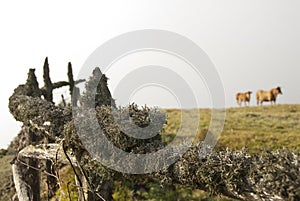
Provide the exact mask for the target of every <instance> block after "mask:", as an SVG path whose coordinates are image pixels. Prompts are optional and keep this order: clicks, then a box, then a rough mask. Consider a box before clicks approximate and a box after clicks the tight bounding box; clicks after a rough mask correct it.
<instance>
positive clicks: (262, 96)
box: [256, 87, 282, 105]
mask: <svg viewBox="0 0 300 201" xmlns="http://www.w3.org/2000/svg"><path fill="white" fill-rule="evenodd" d="M278 94H282V92H281V88H280V87H276V88H273V89H271V90H269V91H263V90H258V91H257V92H256V101H257V105H259V104H260V105H262V104H263V102H271V104H273V103H274V104H276V98H277V95H278Z"/></svg>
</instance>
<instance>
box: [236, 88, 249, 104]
mask: <svg viewBox="0 0 300 201" xmlns="http://www.w3.org/2000/svg"><path fill="white" fill-rule="evenodd" d="M251 94H252V91H247V92H245V93H237V94H236V96H235V98H236V102H237V104H238V105H239V106H241V105H242V103H243V102H244V104H245V106H246V105H247V102H248V105H250V95H251Z"/></svg>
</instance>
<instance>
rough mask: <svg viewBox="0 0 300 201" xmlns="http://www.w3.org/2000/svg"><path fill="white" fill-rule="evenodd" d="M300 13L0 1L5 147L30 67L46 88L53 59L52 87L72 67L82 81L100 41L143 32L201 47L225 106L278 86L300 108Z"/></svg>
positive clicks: (220, 2)
mask: <svg viewBox="0 0 300 201" xmlns="http://www.w3.org/2000/svg"><path fill="white" fill-rule="evenodd" d="M81 2H83V1H81ZM299 10H300V1H298V0H285V1H284V0H252V1H246V0H226V1H224V0H209V1H199V0H194V1H192V0H190V1H184V0H180V1H179V0H164V1H159V0H151V1H150V0H148V1H146V0H134V1H130V0H128V1H122V0H119V1H84V3H78V1H48V2H46V3H45V1H31V0H27V1H5V2H4V1H1V3H0V30H1V31H0V53H1V59H0V66H1V69H2V70H1V71H2V72H1V75H0V76H1V85H0V87H1V88H0V90H1V97H0V111H1V113H0V119H1V124H0V135H1V141H0V147H7V145H8V144H9V142H10V141H11V139H12V138H13V137H14V136H16V134H17V132H18V130H19V125H20V123H16V122H15V120H14V119H13V117H12V115H10V113H9V111H8V107H7V105H8V98H9V96H10V95H11V94H12V92H13V89H14V88H16V87H17V86H18V84H20V83H24V82H25V81H26V77H27V72H28V68H36V75H37V77H38V79H39V83H40V85H42V84H43V83H42V65H43V61H44V58H45V57H46V56H48V57H49V63H50V71H51V77H52V81H60V80H66V79H67V75H66V70H67V62H69V61H71V62H72V64H73V67H74V74H75V75H77V73H78V72H79V69H80V67H81V65H82V64H83V63H84V61H85V60H86V58H87V57H88V56H89V55H90V54H91V53H92V52H93V51H94V50H95V49H96V48H97V47H98V46H100V45H101V44H102V43H104V42H105V41H107V40H109V39H111V38H113V37H115V36H117V35H120V34H122V33H126V32H130V31H133V30H139V29H163V30H169V31H173V32H176V33H179V34H181V35H183V36H186V37H188V38H189V39H191V40H193V41H194V42H195V43H197V44H198V45H199V46H200V47H201V48H202V49H203V50H204V51H205V52H206V53H207V54H208V56H209V57H210V59H211V60H212V61H213V63H214V64H215V66H216V68H217V70H218V72H219V74H220V77H221V79H222V81H223V84H224V90H225V94H226V97H225V98H226V106H227V107H232V106H235V105H236V104H235V100H234V94H235V93H236V92H238V91H247V90H252V91H256V90H257V89H260V88H261V89H269V88H272V87H275V86H277V85H280V86H282V87H283V89H282V90H283V95H282V96H281V97H279V99H278V101H279V103H300V90H299V86H300V85H299V82H300V81H299V74H300V56H299V53H300V12H299ZM110 79H111V80H112V79H114V78H113V77H110ZM150 91H155V90H154V89H153V88H151V89H149V92H150ZM139 96H140V95H139V94H137V97H139ZM158 102H160V101H158ZM162 104H163V103H162ZM253 104H254V100H253V102H252V105H253ZM204 106H205V104H204Z"/></svg>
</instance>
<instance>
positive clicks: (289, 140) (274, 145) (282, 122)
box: [0, 105, 300, 201]
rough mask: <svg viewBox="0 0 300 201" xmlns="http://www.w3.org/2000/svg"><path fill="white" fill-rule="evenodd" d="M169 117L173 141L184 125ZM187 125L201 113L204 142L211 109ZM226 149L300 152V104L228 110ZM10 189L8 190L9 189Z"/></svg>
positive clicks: (1, 173)
mask: <svg viewBox="0 0 300 201" xmlns="http://www.w3.org/2000/svg"><path fill="white" fill-rule="evenodd" d="M165 111H166V113H167V117H168V119H167V120H168V125H166V126H165V129H164V131H163V133H162V135H163V139H164V140H165V141H171V140H172V138H173V137H174V136H175V134H176V133H177V131H178V129H179V127H180V122H181V111H180V110H178V109H167V110H165ZM187 112H188V113H189V115H188V116H189V118H190V119H188V122H189V123H193V122H192V121H197V122H195V123H198V120H197V119H195V118H194V117H195V116H196V115H195V114H197V113H198V112H199V113H200V117H201V118H200V122H199V128H198V131H197V135H196V139H203V138H204V137H205V135H206V133H207V130H208V126H209V122H210V118H211V111H210V110H209V109H200V110H196V109H193V110H188V111H187ZM192 132H193V130H191V129H190V128H189V127H187V128H184V133H185V134H189V133H192ZM226 147H228V148H230V149H232V150H239V149H242V148H244V147H246V148H247V149H248V151H249V152H250V153H258V152H259V151H260V150H262V149H270V150H275V149H278V148H283V147H287V148H290V149H293V150H295V151H300V105H276V106H264V107H241V108H229V109H226V120H225V125H224V129H223V132H222V133H221V136H220V139H219V140H218V143H217V145H216V147H215V149H214V150H215V151H218V150H224V149H226ZM11 159H12V156H4V157H2V158H0V164H1V166H0V179H1V181H2V182H1V186H0V200H9V199H8V198H10V197H11V196H12V194H9V188H10V186H11V185H12V184H11V167H10V164H9V162H10V160H11ZM61 176H62V177H65V179H64V181H66V183H68V182H69V181H70V182H71V183H72V182H73V183H74V181H73V180H74V178H73V177H72V174H71V170H70V169H68V168H67V169H62V170H61ZM71 177H72V178H71ZM132 186H133V184H126V185H125V187H124V185H121V183H120V182H116V183H115V193H114V195H113V196H114V198H116V200H131V196H132V193H133V191H132ZM145 188H146V189H147V190H145V191H143V190H138V191H137V192H136V194H137V195H138V196H141V197H143V199H146V200H211V201H221V200H222V201H224V200H232V199H226V198H224V197H209V196H208V194H207V193H205V192H203V191H200V190H193V189H187V188H181V187H180V186H176V191H173V190H162V189H161V188H160V187H159V184H158V183H148V184H147V185H146V186H145ZM7 189H8V190H7ZM63 191H65V192H58V197H60V198H62V197H64V199H65V200H68V197H67V195H68V194H67V187H63Z"/></svg>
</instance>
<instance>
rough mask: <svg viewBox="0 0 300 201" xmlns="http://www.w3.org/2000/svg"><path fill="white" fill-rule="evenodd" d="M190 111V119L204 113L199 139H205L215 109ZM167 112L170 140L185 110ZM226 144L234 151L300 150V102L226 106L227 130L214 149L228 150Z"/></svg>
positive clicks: (166, 128) (165, 132)
mask: <svg viewBox="0 0 300 201" xmlns="http://www.w3.org/2000/svg"><path fill="white" fill-rule="evenodd" d="M188 112H189V113H190V114H191V115H190V117H191V119H190V120H189V121H198V120H197V118H193V117H194V116H195V115H193V114H195V113H196V112H199V113H200V123H199V127H198V131H197V136H196V138H198V139H203V138H204V137H205V135H206V133H207V130H208V126H209V122H210V119H211V110H209V109H200V110H197V109H194V110H189V111H188ZM166 113H167V117H168V125H166V126H165V129H164V132H163V134H164V136H165V140H166V141H170V140H171V139H172V137H173V136H175V134H176V133H177V131H178V129H179V127H180V121H181V111H180V110H178V109H167V110H166ZM186 132H187V133H188V132H194V131H192V130H190V131H189V130H186ZM226 147H228V148H230V149H231V150H240V149H243V148H247V149H248V151H249V153H258V152H259V151H260V150H262V149H269V150H275V149H278V148H284V147H286V148H290V149H293V150H297V151H300V105H276V106H264V107H241V108H229V109H226V119H225V124H224V129H223V131H222V133H221V135H220V138H219V140H218V143H217V145H216V147H215V149H214V150H215V151H218V150H224V149H226Z"/></svg>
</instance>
